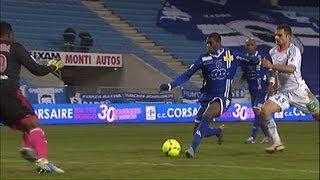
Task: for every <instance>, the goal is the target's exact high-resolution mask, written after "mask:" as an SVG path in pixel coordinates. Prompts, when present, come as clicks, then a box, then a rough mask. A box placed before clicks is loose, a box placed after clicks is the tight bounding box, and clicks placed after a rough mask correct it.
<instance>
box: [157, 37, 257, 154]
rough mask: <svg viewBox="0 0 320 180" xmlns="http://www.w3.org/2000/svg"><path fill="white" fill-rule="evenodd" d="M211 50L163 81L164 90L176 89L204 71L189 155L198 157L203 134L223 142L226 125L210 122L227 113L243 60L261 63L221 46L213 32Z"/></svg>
mask: <svg viewBox="0 0 320 180" xmlns="http://www.w3.org/2000/svg"><path fill="white" fill-rule="evenodd" d="M206 44H207V49H208V52H207V53H205V54H202V55H200V56H199V58H198V59H197V60H195V62H194V63H193V64H192V65H191V66H190V68H189V69H188V70H187V71H186V72H184V73H183V74H181V75H180V76H179V77H178V78H177V79H175V80H174V81H172V82H171V83H168V84H161V85H160V91H170V90H171V89H172V88H174V87H176V86H179V85H180V84H182V83H184V82H186V81H187V80H188V79H190V77H191V76H192V75H193V74H194V73H195V72H197V71H198V70H201V71H202V74H203V85H202V88H201V90H200V92H201V93H202V97H201V98H200V99H199V102H200V104H201V108H200V110H199V112H198V114H197V118H196V120H195V133H194V137H193V140H192V143H191V146H190V147H189V149H187V150H186V151H185V155H186V157H189V158H192V157H194V154H195V151H196V150H197V147H198V145H199V144H200V141H201V139H202V138H203V137H210V136H217V137H218V144H221V143H222V137H223V125H222V126H220V127H218V128H214V127H211V126H210V125H209V123H210V122H211V121H212V120H213V118H215V117H219V116H220V115H221V114H223V113H224V112H225V111H226V110H227V109H228V107H229V106H230V103H231V84H232V81H233V77H234V75H235V73H236V70H237V67H238V66H239V65H240V62H243V63H248V64H259V63H260V59H258V57H256V56H251V55H250V56H245V55H241V54H240V53H236V52H233V51H232V52H231V51H230V50H228V49H226V48H223V47H222V46H221V36H220V35H219V34H218V33H211V34H210V35H208V37H207V40H206Z"/></svg>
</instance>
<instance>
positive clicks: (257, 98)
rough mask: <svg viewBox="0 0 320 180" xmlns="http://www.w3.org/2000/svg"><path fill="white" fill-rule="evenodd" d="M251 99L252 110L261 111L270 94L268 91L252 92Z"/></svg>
mask: <svg viewBox="0 0 320 180" xmlns="http://www.w3.org/2000/svg"><path fill="white" fill-rule="evenodd" d="M250 98H251V106H252V108H257V109H261V107H262V105H263V103H264V102H265V101H266V100H267V98H268V93H267V92H266V90H257V91H250Z"/></svg>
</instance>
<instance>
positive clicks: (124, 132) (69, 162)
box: [0, 122, 319, 180]
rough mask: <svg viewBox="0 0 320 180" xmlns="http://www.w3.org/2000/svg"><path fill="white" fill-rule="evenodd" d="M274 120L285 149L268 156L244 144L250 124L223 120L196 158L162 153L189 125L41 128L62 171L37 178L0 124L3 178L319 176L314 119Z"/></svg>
mask: <svg viewBox="0 0 320 180" xmlns="http://www.w3.org/2000/svg"><path fill="white" fill-rule="evenodd" d="M219 124H220V123H217V124H216V125H219ZM278 125H279V131H280V135H281V136H282V140H283V142H284V144H285V146H286V149H285V151H283V152H279V153H275V154H267V153H265V151H264V147H266V145H262V144H259V143H257V144H244V143H243V142H244V140H245V139H246V138H247V137H248V135H249V131H250V128H251V123H226V124H225V127H226V128H225V136H224V143H223V144H222V145H218V144H216V140H217V138H216V137H211V138H206V139H204V140H203V141H202V144H201V145H200V149H199V152H198V153H197V154H196V158H194V159H186V158H184V157H183V156H182V155H180V156H178V157H175V158H172V157H171V158H170V157H166V156H164V154H163V153H162V152H161V145H162V143H163V142H164V141H165V140H166V139H169V138H174V139H177V140H178V141H179V142H180V144H181V146H182V148H183V150H185V149H186V147H188V145H189V143H190V141H191V138H192V129H193V125H192V124H113V125H103V124H100V125H97V124H96V125H57V126H53V125H52V126H43V127H44V129H45V131H46V134H47V136H48V142H49V160H51V161H53V162H55V163H56V164H57V165H58V166H60V167H61V168H63V169H64V170H65V171H66V173H65V174H41V175H38V174H36V172H35V170H34V169H35V167H34V166H33V165H31V164H30V163H28V162H26V161H24V160H23V159H22V158H20V155H19V154H18V150H19V148H20V137H21V134H20V133H19V132H17V133H15V132H11V130H9V129H8V128H7V127H6V128H4V127H2V128H0V130H1V175H0V179H34V180H36V179H88V180H89V179H271V178H272V179H318V178H319V123H318V122H308V123H301V122H300V123H278ZM261 138H262V135H261V132H260V133H259V137H258V141H260V140H261Z"/></svg>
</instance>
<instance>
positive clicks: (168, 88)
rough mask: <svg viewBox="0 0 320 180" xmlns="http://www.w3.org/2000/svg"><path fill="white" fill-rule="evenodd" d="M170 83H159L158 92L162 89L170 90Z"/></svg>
mask: <svg viewBox="0 0 320 180" xmlns="http://www.w3.org/2000/svg"><path fill="white" fill-rule="evenodd" d="M171 89H172V88H171V84H161V85H160V92H162V91H171Z"/></svg>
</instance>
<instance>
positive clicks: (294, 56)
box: [261, 48, 301, 74]
mask: <svg viewBox="0 0 320 180" xmlns="http://www.w3.org/2000/svg"><path fill="white" fill-rule="evenodd" d="M300 62H301V54H300V50H298V49H297V48H291V49H290V50H289V57H288V60H287V63H286V64H272V63H271V62H270V61H266V60H262V63H261V66H262V67H266V68H268V69H269V70H273V71H278V72H280V73H288V74H292V73H293V72H294V71H295V70H296V67H297V65H298V64H299V63H300Z"/></svg>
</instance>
